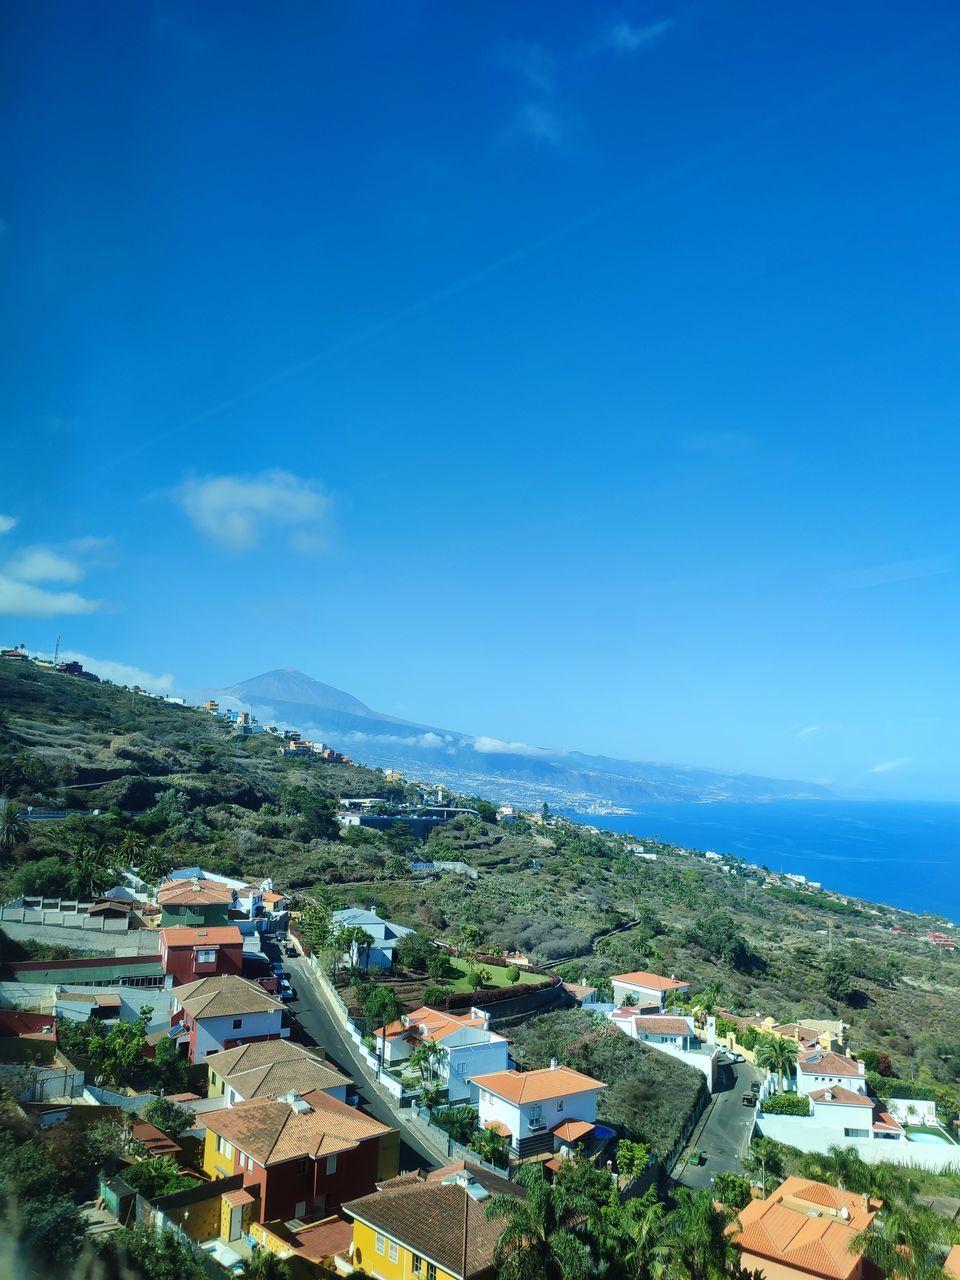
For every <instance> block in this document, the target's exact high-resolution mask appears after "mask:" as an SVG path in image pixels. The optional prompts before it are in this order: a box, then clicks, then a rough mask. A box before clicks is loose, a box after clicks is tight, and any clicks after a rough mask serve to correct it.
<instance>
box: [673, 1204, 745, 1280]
mask: <svg viewBox="0 0 960 1280" xmlns="http://www.w3.org/2000/svg"><path fill="white" fill-rule="evenodd" d="M674 1194H675V1204H676V1207H675V1208H674V1209H673V1210H672V1211H671V1212H670V1213H669V1214H668V1215H667V1218H666V1221H665V1223H664V1232H663V1238H662V1241H661V1244H662V1246H663V1248H664V1250H665V1254H666V1257H667V1259H668V1262H667V1264H666V1269H667V1274H668V1275H670V1276H672V1277H676V1278H677V1280H722V1277H725V1276H726V1273H727V1270H728V1268H729V1267H731V1266H733V1265H735V1264H736V1263H737V1262H738V1254H737V1250H736V1246H735V1245H734V1244H733V1241H732V1239H731V1237H730V1236H729V1235H727V1227H728V1226H729V1225H730V1224H731V1222H732V1221H733V1220H734V1218H735V1214H734V1213H732V1212H730V1211H729V1210H724V1209H717V1208H715V1207H714V1203H713V1195H712V1192H711V1191H710V1189H709V1188H708V1187H704V1188H702V1189H701V1190H700V1191H691V1190H690V1189H689V1188H688V1187H678V1188H677V1189H676V1192H675V1193H674Z"/></svg>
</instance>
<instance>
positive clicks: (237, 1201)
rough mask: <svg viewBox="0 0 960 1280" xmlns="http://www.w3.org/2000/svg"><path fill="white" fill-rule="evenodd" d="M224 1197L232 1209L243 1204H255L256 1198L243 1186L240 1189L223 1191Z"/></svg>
mask: <svg viewBox="0 0 960 1280" xmlns="http://www.w3.org/2000/svg"><path fill="white" fill-rule="evenodd" d="M223 1198H224V1200H226V1202H227V1204H228V1205H230V1207H231V1208H232V1209H236V1208H237V1207H238V1206H239V1205H242V1204H253V1202H254V1200H255V1199H256V1197H255V1196H252V1195H251V1194H250V1192H249V1191H244V1189H243V1188H242V1187H241V1188H240V1190H239V1191H225V1192H224V1193H223Z"/></svg>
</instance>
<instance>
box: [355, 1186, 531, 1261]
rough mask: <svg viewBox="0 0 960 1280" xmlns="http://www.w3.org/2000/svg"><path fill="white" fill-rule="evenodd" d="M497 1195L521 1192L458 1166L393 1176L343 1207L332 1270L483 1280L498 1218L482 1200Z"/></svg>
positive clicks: (499, 1229)
mask: <svg viewBox="0 0 960 1280" xmlns="http://www.w3.org/2000/svg"><path fill="white" fill-rule="evenodd" d="M500 1194H505V1195H513V1196H519V1195H522V1194H523V1190H522V1188H521V1187H519V1186H518V1185H517V1184H516V1183H514V1182H508V1181H507V1179H506V1178H502V1177H500V1175H499V1174H495V1173H491V1172H490V1171H489V1170H487V1169H482V1168H481V1167H480V1166H478V1165H472V1164H466V1163H464V1162H463V1161H461V1162H460V1163H459V1164H455V1165H451V1166H449V1167H448V1168H445V1169H437V1170H435V1171H433V1172H432V1173H429V1174H427V1175H426V1176H425V1177H424V1176H423V1175H422V1174H408V1175H404V1176H403V1177H400V1178H395V1179H394V1180H393V1181H392V1182H388V1183H385V1184H384V1186H383V1187H382V1188H381V1189H380V1190H379V1191H376V1192H374V1193H373V1195H369V1196H363V1197H362V1198H361V1199H359V1200H352V1201H350V1202H349V1204H345V1205H344V1206H343V1212H344V1213H345V1214H346V1215H347V1216H348V1217H350V1218H352V1219H353V1242H352V1244H351V1246H350V1250H349V1252H348V1254H347V1255H346V1256H345V1255H343V1254H340V1255H338V1257H337V1259H336V1263H337V1270H338V1271H341V1272H349V1271H351V1270H353V1271H362V1272H364V1273H366V1274H367V1275H371V1276H374V1277H376V1278H377V1280H487V1278H488V1277H492V1276H493V1275H494V1272H495V1267H494V1252H495V1250H496V1245H497V1241H498V1240H499V1238H500V1234H501V1232H502V1230H503V1220H502V1219H499V1218H494V1219H488V1218H487V1202H488V1201H489V1200H490V1198H491V1196H495V1195H500Z"/></svg>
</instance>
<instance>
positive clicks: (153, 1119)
mask: <svg viewBox="0 0 960 1280" xmlns="http://www.w3.org/2000/svg"><path fill="white" fill-rule="evenodd" d="M170 1043H171V1044H172V1043H173V1041H171V1042H170ZM174 1047H176V1046H174ZM143 1118H144V1120H148V1121H149V1122H150V1124H154V1125H156V1126H157V1128H158V1129H162V1130H163V1132H164V1133H166V1134H169V1135H170V1137H171V1138H179V1137H180V1135H181V1133H185V1132H186V1130H187V1129H193V1128H195V1127H196V1123H197V1120H196V1117H195V1116H194V1114H193V1112H192V1111H191V1110H190V1108H189V1107H181V1106H180V1104H179V1103H178V1102H171V1101H170V1100H169V1098H155V1099H154V1101H153V1102H148V1103H147V1105H146V1106H145V1107H144V1108H143Z"/></svg>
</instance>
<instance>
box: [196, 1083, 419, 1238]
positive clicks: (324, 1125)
mask: <svg viewBox="0 0 960 1280" xmlns="http://www.w3.org/2000/svg"><path fill="white" fill-rule="evenodd" d="M203 1119H204V1123H205V1124H206V1126H207V1136H206V1143H205V1148H204V1157H203V1167H204V1170H205V1172H206V1173H208V1174H210V1175H211V1176H212V1177H214V1178H228V1177H230V1176H231V1175H232V1174H234V1173H242V1174H243V1185H244V1187H245V1188H246V1189H247V1190H248V1191H250V1192H251V1193H252V1194H254V1195H256V1196H258V1198H259V1201H260V1204H259V1210H258V1213H259V1218H260V1221H261V1222H272V1221H275V1220H277V1219H280V1220H281V1221H283V1222H288V1221H290V1220H292V1219H300V1220H301V1221H307V1222H313V1221H316V1220H317V1219H318V1218H323V1217H325V1216H326V1215H327V1214H330V1213H333V1212H335V1211H336V1210H337V1209H338V1208H339V1207H340V1205H341V1204H342V1203H343V1201H344V1200H350V1199H352V1198H354V1197H355V1196H360V1195H368V1194H369V1193H370V1192H371V1191H373V1190H375V1189H376V1185H377V1183H378V1182H382V1181H384V1180H385V1179H387V1178H391V1177H395V1176H396V1174H397V1171H398V1168H399V1153H400V1134H399V1133H398V1132H397V1130H396V1129H390V1128H388V1127H387V1125H385V1124H381V1123H380V1122H379V1121H378V1120H374V1119H373V1118H372V1117H371V1116H368V1115H364V1113H363V1112H362V1111H358V1110H356V1108H354V1107H350V1106H348V1105H347V1104H346V1103H345V1102H340V1101H338V1100H337V1099H336V1098H331V1097H330V1095H329V1094H327V1093H322V1092H320V1091H318V1090H314V1091H313V1092H310V1093H306V1094H303V1095H301V1094H299V1093H288V1094H285V1095H284V1096H283V1097H282V1098H279V1099H277V1100H276V1101H271V1100H269V1099H259V1098H257V1099H252V1100H251V1101H249V1102H241V1103H240V1104H239V1105H238V1106H236V1107H232V1108H230V1109H229V1110H224V1111H209V1112H207V1113H206V1114H205V1115H204V1117H203Z"/></svg>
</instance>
